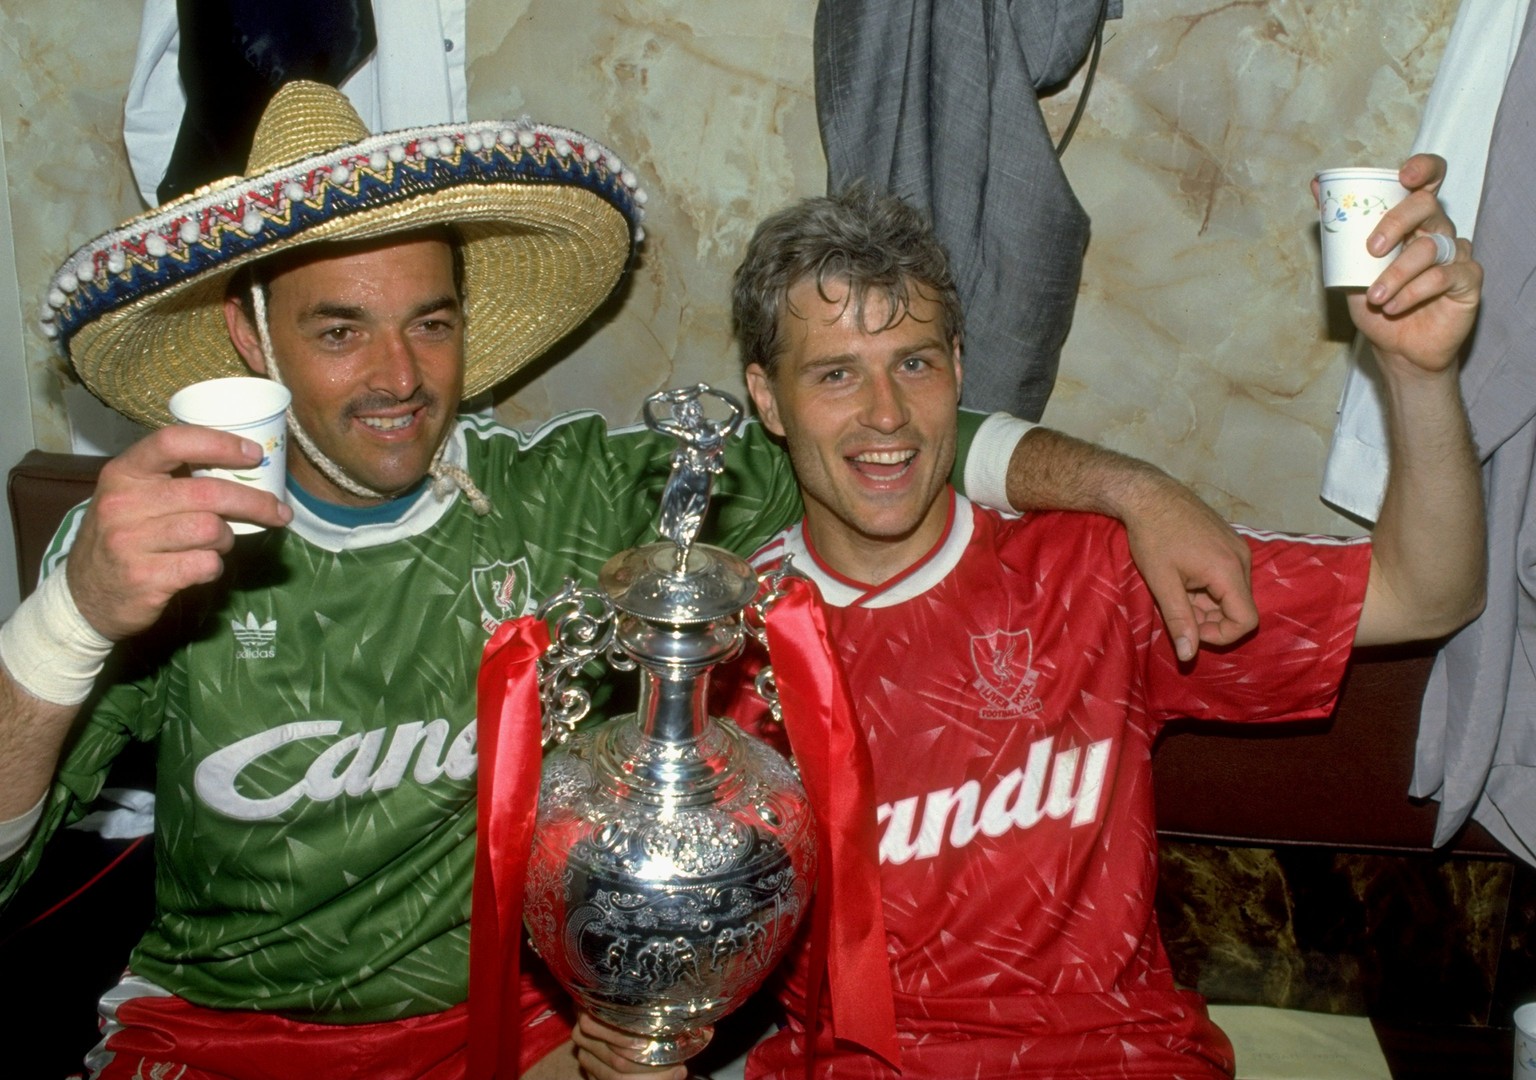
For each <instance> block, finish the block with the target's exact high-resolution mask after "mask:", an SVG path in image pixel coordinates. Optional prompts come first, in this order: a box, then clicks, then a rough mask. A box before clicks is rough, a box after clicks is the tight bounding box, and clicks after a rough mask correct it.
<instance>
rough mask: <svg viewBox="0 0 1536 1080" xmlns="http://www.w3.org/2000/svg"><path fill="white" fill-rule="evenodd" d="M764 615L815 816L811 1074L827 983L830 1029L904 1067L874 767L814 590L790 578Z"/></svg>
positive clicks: (777, 681)
mask: <svg viewBox="0 0 1536 1080" xmlns="http://www.w3.org/2000/svg"><path fill="white" fill-rule="evenodd" d="M786 584H787V585H788V591H787V592H786V593H785V595H784V596H782V597H780V598H779V599H778V600H776V601H775V602H774V603H773V604H772V605H771V606H770V607H769V609H768V619H767V625H768V659H769V662H770V663H771V664H772V665H773V675H774V685H775V687H776V688H777V689H778V694H779V705H780V707H781V708H782V710H783V715H784V729H785V732H786V733H787V734H788V736H789V742H790V746H791V747H793V748H794V751H795V761H796V762H797V763H798V764H799V767H800V777H801V779H802V780H803V781H804V782H805V788H806V794H807V795H808V796H809V797H810V800H811V806H812V808H813V809H814V810H815V812H816V816H817V820H818V822H819V824H820V827H819V828H818V829H817V836H818V847H819V853H820V858H819V860H818V862H819V865H820V870H819V871H818V874H817V880H818V892H819V895H818V898H817V901H816V904H815V906H814V908H813V914H812V920H813V921H812V926H811V943H810V949H811V953H810V973H809V980H810V981H809V984H808V985H807V987H806V1014H805V1015H806V1024H807V1031H806V1039H807V1045H806V1075H807V1076H810V1075H811V1070H812V1068H813V1066H814V1059H815V1046H816V1033H817V1026H818V1023H819V1019H820V1016H821V1007H820V1003H821V989H822V982H823V981H824V980H825V982H826V983H827V989H828V996H829V997H830V999H831V1002H832V1032H833V1035H834V1036H835V1037H836V1038H838V1039H844V1040H847V1041H850V1042H855V1043H858V1044H859V1045H860V1046H863V1047H865V1048H866V1049H868V1050H871V1051H873V1052H874V1053H876V1054H878V1055H880V1057H882V1058H884V1059H885V1060H886V1061H887V1062H889V1063H890V1064H891V1065H892V1066H898V1065H899V1059H900V1050H899V1049H898V1046H897V1042H896V1006H895V997H894V993H893V990H892V986H891V965H890V958H889V956H888V955H887V953H886V938H885V913H884V908H883V907H882V900H881V895H880V860H879V850H880V843H879V831H878V827H877V824H876V821H875V799H874V791H875V782H874V767H873V765H872V764H871V763H870V758H869V746H868V744H867V743H866V742H865V741H864V735H863V733H862V732H861V731H859V729H858V727H857V726H856V724H855V723H854V717H853V705H852V702H851V699H850V697H849V694H848V686H847V682H846V680H845V679H844V676H843V669H842V666H841V664H839V663H838V661H837V658H836V654H835V653H834V652H833V650H832V643H831V641H830V639H829V638H828V635H827V624H826V619H825V617H824V616H823V614H822V610H821V604H820V601H819V599H818V598H817V596H816V593H815V589H814V587H813V586H812V585H811V584H810V582H808V581H805V580H804V579H802V578H789V579H788V580H787V582H786Z"/></svg>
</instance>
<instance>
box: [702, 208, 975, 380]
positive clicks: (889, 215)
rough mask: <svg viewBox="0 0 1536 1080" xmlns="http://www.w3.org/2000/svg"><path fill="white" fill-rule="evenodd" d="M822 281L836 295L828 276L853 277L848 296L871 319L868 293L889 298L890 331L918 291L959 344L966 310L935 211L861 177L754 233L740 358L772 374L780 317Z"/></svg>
mask: <svg viewBox="0 0 1536 1080" xmlns="http://www.w3.org/2000/svg"><path fill="white" fill-rule="evenodd" d="M807 279H809V280H811V281H814V282H815V283H816V289H817V291H818V292H819V293H821V295H822V298H823V299H826V300H828V301H830V300H831V297H829V296H828V295H827V287H828V285H829V284H830V283H836V282H846V283H847V285H848V289H849V296H848V302H849V303H852V304H853V305H854V313H855V314H856V315H857V316H858V319H859V322H860V323H861V324H862V323H863V321H864V314H865V311H866V309H867V307H868V303H869V296H870V293H871V292H873V293H874V294H875V295H877V296H880V297H883V298H884V299H885V301H886V304H887V310H888V312H889V314H888V315H887V318H886V322H885V325H884V326H879V327H870V328H869V329H870V330H872V331H875V332H878V331H880V330H886V329H889V328H890V327H892V326H894V325H895V324H896V323H898V322H900V321H901V319H902V318H903V317H905V316H906V315H908V314H909V311H910V305H911V291H912V289H913V288H914V287H915V288H917V289H918V290H919V292H920V293H921V294H923V295H927V296H930V298H931V299H933V300H936V301H937V302H938V304H939V307H940V310H941V312H942V319H943V325H942V326H941V327H940V329H941V331H942V337H943V339H944V340H945V341H955V342H957V343H958V342H960V341H961V340H962V338H963V335H964V315H963V314H962V312H961V309H960V295H959V293H958V292H957V291H956V289H955V281H954V276H953V275H952V274H951V272H950V268H949V256H948V255H947V254H945V251H944V246H943V245H942V244H940V243H939V241H938V238H937V237H936V236H934V234H933V228H932V226H931V225H930V224H929V223H928V219H927V217H926V216H925V215H924V214H923V213H921V212H920V211H919V210H917V209H916V208H915V207H913V206H911V205H910V204H908V203H906V202H905V201H903V200H902V199H900V198H898V197H897V196H895V195H890V194H886V193H884V192H877V191H873V190H871V189H870V188H868V187H865V186H863V185H862V184H859V185H854V186H853V187H850V188H847V189H846V190H844V191H841V192H839V193H837V194H835V195H826V196H821V197H815V198H809V199H802V200H801V201H800V202H797V203H795V204H794V205H793V206H790V207H788V208H786V209H784V210H780V211H779V212H778V213H776V214H773V215H771V216H769V217H768V218H765V219H764V220H763V222H762V224H760V225H759V226H758V227H757V231H756V232H754V233H753V234H752V240H751V242H750V243H749V244H748V245H747V254H746V257H745V258H744V259H743V260H742V262H741V265H740V266H739V267H737V268H736V274H735V277H734V278H733V280H732V285H731V334H732V336H733V337H735V339H736V342H737V344H738V345H739V346H740V348H741V363H742V366H743V367H745V366H747V365H749V364H760V365H761V366H762V368H763V370H764V371H766V372H767V373H768V374H769V375H772V374H773V373H774V368H775V366H776V365H777V363H778V359H779V354H780V353H781V352H782V350H783V348H784V343H783V341H782V340H781V338H780V334H779V320H780V318H781V317H782V316H783V314H784V312H785V310H786V309H787V308H788V305H789V299H788V296H789V290H790V289H791V288H792V287H794V286H795V285H797V284H799V283H800V282H801V281H803V280H807Z"/></svg>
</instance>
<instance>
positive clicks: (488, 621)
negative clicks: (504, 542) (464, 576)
mask: <svg viewBox="0 0 1536 1080" xmlns="http://www.w3.org/2000/svg"><path fill="white" fill-rule="evenodd" d="M470 588H471V589H472V590H474V594H475V599H476V600H478V601H479V602H480V623H481V625H483V626H484V627H485V632H486V633H488V634H489V633H493V632H494V631H495V630H496V627H498V626H500V625H501V624H502V623H504V622H506V621H507V620H508V619H515V618H517V617H518V616H519V615H525V614H527V613H528V612H529V611H530V610H532V604H531V603H530V602H529V593H530V589H529V581H528V560H527V559H518V560H517V561H516V562H510V563H509V562H504V561H502V562H494V563H492V564H491V565H490V566H477V567H475V569H474V571H473V573H471V575H470Z"/></svg>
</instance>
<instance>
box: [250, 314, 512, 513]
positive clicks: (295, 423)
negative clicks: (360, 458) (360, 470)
mask: <svg viewBox="0 0 1536 1080" xmlns="http://www.w3.org/2000/svg"><path fill="white" fill-rule="evenodd" d="M251 311H252V314H253V315H254V316H255V318H254V320H253V321H254V322H255V323H256V336H257V337H258V338H259V339H260V341H261V357H262V359H263V360H265V361H266V364H267V372H268V374H270V375H271V376H272V381H273V382H276V383H277V384H278V385H280V386H284V385H287V384H286V383H284V382H283V375H282V372H281V371H280V370H279V369H278V366H277V354H276V353H275V352H274V351H273V349H272V332H271V330H270V328H269V327H268V324H267V296H266V290H264V289H263V288H262V287H261V286H260V285H253V286H252V287H251ZM288 428H289V430H290V431H292V432H293V438H294V441H295V442H297V443H298V444H299V448H300V449H301V450H303V451H304V456H305V457H307V458H309V460H310V461H312V462H314V463H315V467H316V468H317V469H319V470H320V471H321V472H323V473H324V474H325V475H326V477H327V478H328V479H329V480H330V481H331V483H333V484H335V485H336V486H337V487H339V488H341V489H342V490H343V491H348V492H351V493H352V494H353V495H356V496H357V497H358V498H361V499H387V498H389V496H388V495H385V494H384V493H383V492H379V491H374V490H373V489H372V488H369V487H365V486H364V485H362V484H359V483H358V482H357V481H356V480H354V479H352V478H351V477H350V476H348V475H347V474H346V473H345V472H343V471H342V468H341V466H340V465H338V464H336V463H335V462H334V461H332V460H331V459H330V458H328V457H326V456H325V454H324V453H323V452H322V451H321V449H320V448H319V447H318V446H316V445H315V443H314V440H313V439H311V438H310V437H309V433H308V432H306V431H305V430H304V428H303V426H302V425H301V424H300V423H299V418H298V417H297V416H295V415H294V413H293V406H292V405H291V404H290V405H289V406H288ZM450 430H452V429H450ZM447 450H448V432H444V433H443V439H442V442H440V443H439V444H438V446H437V452H436V453H435V454H433V455H432V462H431V464H429V465H428V466H427V475H428V476H430V477H431V478H432V494H433V495H434V496H436V497H437V498H439V499H446V498H448V496H449V495H451V494H453V489H454V488H458V489H459V490H460V491H462V492H464V497H465V498H466V499H468V500H469V505H470V508H471V509H473V510H474V512H475V513H477V514H479V515H481V516H484V515H486V514H489V513H490V512H491V500H490V499H488V498H486V496H485V492H483V491H481V490H480V488H479V486H478V485H477V484H476V483H475V482H474V481H473V480H472V479H470V476H469V473H467V472H465V471H464V470H463V469H462V468H460V467H459V466H457V465H454V464H452V463H450V462H447V461H444V460H443V455H444V453H446V452H447Z"/></svg>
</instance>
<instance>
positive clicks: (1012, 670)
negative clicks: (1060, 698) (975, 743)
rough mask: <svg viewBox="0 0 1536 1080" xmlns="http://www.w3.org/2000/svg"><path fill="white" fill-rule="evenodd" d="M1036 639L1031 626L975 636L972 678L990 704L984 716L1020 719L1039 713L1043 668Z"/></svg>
mask: <svg viewBox="0 0 1536 1080" xmlns="http://www.w3.org/2000/svg"><path fill="white" fill-rule="evenodd" d="M1034 659H1035V642H1034V638H1032V637H1031V636H1030V633H1029V631H1028V630H1015V631H1006V630H994V631H993V632H992V633H990V634H986V635H984V636H981V637H973V638H971V664H972V665H973V666H974V667H975V669H976V678H975V679H973V680H972V681H971V685H972V686H973V687H975V689H976V691H977V693H979V694H981V697H982V700H983V701H985V702H986V705H984V706H983V707H982V710H981V718H982V719H983V720H1017V719H1019V718H1021V717H1026V716H1038V715H1040V710H1041V708H1042V705H1041V702H1040V699H1039V698H1038V697H1036V696H1035V684H1036V683H1038V682H1039V681H1040V672H1038V671H1036V670H1035V667H1034Z"/></svg>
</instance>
